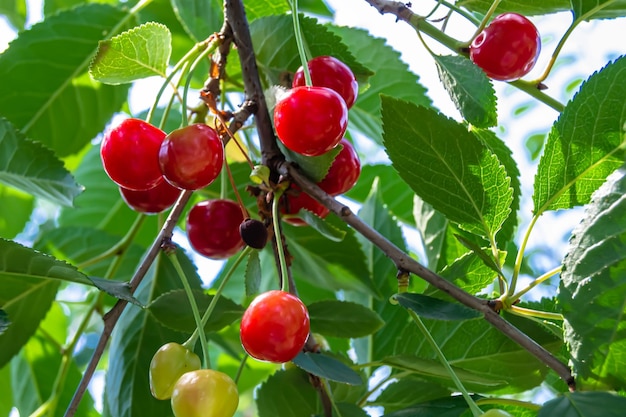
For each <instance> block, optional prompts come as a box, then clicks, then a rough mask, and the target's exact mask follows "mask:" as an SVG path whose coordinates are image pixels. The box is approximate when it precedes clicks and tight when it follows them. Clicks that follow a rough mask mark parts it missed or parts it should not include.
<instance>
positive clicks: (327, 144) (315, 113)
mask: <svg viewBox="0 0 626 417" xmlns="http://www.w3.org/2000/svg"><path fill="white" fill-rule="evenodd" d="M274 126H275V127H276V134H277V135H278V138H279V139H280V141H281V142H282V143H283V144H284V145H285V146H286V147H287V148H289V149H291V150H292V151H294V152H297V153H300V154H302V155H306V156H318V155H321V154H323V153H326V152H328V151H329V150H331V149H332V148H334V147H335V146H336V145H337V144H338V143H339V141H340V140H341V138H343V134H344V133H345V131H346V128H347V127H348V108H347V107H346V103H345V101H344V100H343V99H342V98H341V96H340V95H339V94H337V93H336V92H335V91H333V90H331V89H329V88H325V87H296V88H292V89H291V90H289V91H288V92H287V93H286V94H285V95H284V96H283V97H282V98H281V99H280V100H279V101H278V103H277V104H276V107H275V108H274Z"/></svg>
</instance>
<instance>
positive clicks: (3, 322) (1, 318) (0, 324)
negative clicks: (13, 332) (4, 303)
mask: <svg viewBox="0 0 626 417" xmlns="http://www.w3.org/2000/svg"><path fill="white" fill-rule="evenodd" d="M10 325H11V320H10V319H9V315H8V314H7V312H6V311H4V310H2V309H0V334H2V333H4V332H5V331H6V330H7V329H8V328H9V326H10Z"/></svg>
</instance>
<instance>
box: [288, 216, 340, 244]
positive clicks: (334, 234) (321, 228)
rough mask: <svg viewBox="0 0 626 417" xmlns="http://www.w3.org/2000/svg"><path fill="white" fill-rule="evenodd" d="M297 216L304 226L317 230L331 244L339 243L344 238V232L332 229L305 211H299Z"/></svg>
mask: <svg viewBox="0 0 626 417" xmlns="http://www.w3.org/2000/svg"><path fill="white" fill-rule="evenodd" d="M298 215H299V216H300V217H301V218H302V220H304V221H305V222H306V224H308V225H309V226H311V227H312V228H313V229H315V230H317V231H318V232H319V233H320V234H321V235H322V236H324V237H325V238H326V239H329V240H332V241H333V242H341V241H342V240H343V238H344V237H346V231H345V230H341V229H338V228H336V227H334V226H333V225H331V224H330V223H327V222H326V221H325V220H324V219H322V218H321V217H318V216H317V215H316V214H314V213H313V212H311V211H309V210H307V209H304V210H300V212H299V213H298Z"/></svg>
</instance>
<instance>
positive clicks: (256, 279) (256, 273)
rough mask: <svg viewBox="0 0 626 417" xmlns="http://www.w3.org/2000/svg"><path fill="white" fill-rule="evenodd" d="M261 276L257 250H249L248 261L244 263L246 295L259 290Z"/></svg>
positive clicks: (253, 293)
mask: <svg viewBox="0 0 626 417" xmlns="http://www.w3.org/2000/svg"><path fill="white" fill-rule="evenodd" d="M262 277H263V275H262V270H261V261H260V260H259V252H257V251H255V250H253V251H251V252H250V255H248V262H247V264H246V280H245V283H246V296H252V295H255V294H257V293H258V292H259V287H260V285H261V278H262Z"/></svg>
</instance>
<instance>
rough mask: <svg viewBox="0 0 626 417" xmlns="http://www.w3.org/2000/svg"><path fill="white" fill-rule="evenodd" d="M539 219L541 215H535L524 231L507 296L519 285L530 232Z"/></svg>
mask: <svg viewBox="0 0 626 417" xmlns="http://www.w3.org/2000/svg"><path fill="white" fill-rule="evenodd" d="M538 219H539V215H537V214H536V215H534V216H533V218H532V219H531V220H530V223H529V225H528V227H527V228H526V233H524V237H523V238H522V242H521V244H520V247H519V249H518V251H517V257H516V258H515V265H514V266H513V274H512V275H511V282H510V284H509V290H508V291H507V294H506V295H507V296H508V297H511V296H512V295H513V294H514V293H515V287H516V286H517V279H518V277H519V274H520V271H521V269H522V262H523V261H524V253H525V252H526V245H527V244H528V240H529V239H530V234H531V232H532V230H533V228H534V227H535V223H537V220H538Z"/></svg>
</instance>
